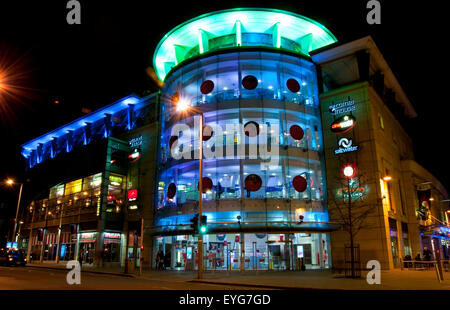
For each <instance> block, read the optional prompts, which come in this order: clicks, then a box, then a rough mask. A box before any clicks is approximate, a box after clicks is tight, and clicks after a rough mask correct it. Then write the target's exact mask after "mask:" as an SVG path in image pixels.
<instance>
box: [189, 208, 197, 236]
mask: <svg viewBox="0 0 450 310" xmlns="http://www.w3.org/2000/svg"><path fill="white" fill-rule="evenodd" d="M190 221H191V228H192V230H193V231H194V233H193V234H194V235H196V234H198V213H197V214H195V215H194V217H193V218H191V220H190Z"/></svg>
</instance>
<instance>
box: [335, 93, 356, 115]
mask: <svg viewBox="0 0 450 310" xmlns="http://www.w3.org/2000/svg"><path fill="white" fill-rule="evenodd" d="M328 109H329V110H330V113H331V114H333V115H339V114H343V113H348V112H352V111H355V101H354V100H351V99H350V97H348V100H347V101H344V102H339V103H336V104H332V105H330V107H329V108H328Z"/></svg>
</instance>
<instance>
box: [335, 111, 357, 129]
mask: <svg viewBox="0 0 450 310" xmlns="http://www.w3.org/2000/svg"><path fill="white" fill-rule="evenodd" d="M355 124H356V118H355V117H354V116H353V115H344V116H342V117H339V118H338V119H336V120H335V121H334V122H333V123H332V124H331V131H332V132H334V133H344V132H347V131H349V130H350V129H352V128H353V127H354V126H355Z"/></svg>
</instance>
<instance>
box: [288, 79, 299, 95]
mask: <svg viewBox="0 0 450 310" xmlns="http://www.w3.org/2000/svg"><path fill="white" fill-rule="evenodd" d="M286 86H287V88H288V89H289V90H290V91H291V92H293V93H298V92H299V91H300V84H299V83H298V82H297V80H296V79H289V80H287V82H286Z"/></svg>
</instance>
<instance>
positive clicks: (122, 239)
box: [19, 8, 450, 270]
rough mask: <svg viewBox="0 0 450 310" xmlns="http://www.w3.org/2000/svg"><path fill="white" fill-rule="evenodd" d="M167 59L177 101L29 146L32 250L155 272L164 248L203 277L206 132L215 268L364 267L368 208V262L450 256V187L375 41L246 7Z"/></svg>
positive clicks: (132, 99)
mask: <svg viewBox="0 0 450 310" xmlns="http://www.w3.org/2000/svg"><path fill="white" fill-rule="evenodd" d="M153 64H154V68H155V72H156V74H157V75H158V77H159V78H160V79H161V80H162V81H164V86H163V87H162V89H161V90H160V92H158V93H155V94H152V95H149V96H146V97H142V98H141V97H138V96H134V95H132V96H129V97H126V98H123V99H121V100H119V101H117V102H115V103H113V104H111V105H109V106H106V107H104V108H102V109H99V110H98V111H95V112H92V113H90V114H88V115H86V116H84V117H82V118H80V119H78V120H76V121H74V122H72V123H70V124H67V125H65V126H62V127H61V128H58V129H56V130H54V131H52V132H50V133H47V134H45V135H43V136H41V137H38V138H36V139H34V140H32V141H29V142H27V143H25V144H24V145H23V152H22V155H23V156H24V157H25V158H26V159H27V169H28V174H29V176H30V178H31V180H32V182H33V184H34V187H35V189H36V196H35V197H34V199H33V200H32V201H31V202H30V203H29V204H27V206H26V208H23V217H22V218H23V222H24V224H22V225H21V226H20V229H19V235H20V240H21V241H20V242H19V243H20V246H21V247H22V248H24V249H27V250H28V255H32V257H33V258H35V259H39V260H41V261H42V260H55V261H58V260H70V259H77V258H78V256H79V255H83V260H84V261H85V263H89V264H94V265H97V266H105V265H120V266H125V265H126V264H128V263H133V262H135V263H136V265H139V264H141V259H142V258H143V259H144V261H143V266H145V267H150V266H151V267H155V257H156V255H157V252H158V251H160V250H161V251H162V252H163V253H164V255H165V263H166V264H167V265H168V266H170V267H171V268H175V269H181V270H192V269H195V268H197V265H198V257H199V254H198V248H197V246H198V244H197V240H198V239H197V233H196V232H195V228H196V227H195V225H193V219H194V218H195V215H196V214H197V213H198V212H199V210H198V209H199V205H198V201H199V187H198V182H199V180H200V164H199V149H200V128H202V130H203V139H202V148H201V149H202V153H203V157H202V158H203V165H202V173H201V175H202V187H203V192H202V202H203V203H202V215H203V216H206V231H204V232H203V233H202V234H203V243H204V247H203V251H204V252H203V253H202V257H203V258H204V261H205V264H204V266H205V268H206V269H218V270H220V269H224V270H227V269H238V270H239V269H240V270H244V269H274V270H294V269H301V268H306V269H316V268H321V269H323V268H341V267H348V264H347V263H346V262H347V261H348V249H347V250H346V245H347V244H348V243H349V234H348V233H347V232H346V231H345V228H346V222H345V220H346V218H345V217H344V218H342V216H341V217H340V216H339V210H341V209H340V207H342V208H344V210H345V208H347V210H348V206H351V210H353V212H356V210H357V208H359V210H361V211H360V212H361V214H362V215H364V220H365V221H364V222H363V223H364V224H363V225H361V229H360V230H359V231H358V234H357V235H356V236H355V238H354V241H355V244H356V245H358V249H359V250H358V252H357V253H358V257H359V259H358V264H359V266H360V267H361V268H365V264H366V263H367V261H368V260H373V259H376V260H378V261H380V263H381V264H382V268H385V269H390V268H395V267H398V266H399V265H400V263H401V260H402V259H403V258H404V257H405V256H406V255H410V256H412V257H415V256H416V255H417V254H418V253H422V250H423V247H424V246H427V247H428V248H430V249H433V253H434V255H441V256H442V257H443V258H447V257H448V255H449V254H450V253H449V252H448V245H449V237H450V235H449V233H450V230H449V228H448V227H449V226H448V212H446V211H447V210H448V206H447V205H446V203H445V200H447V199H448V193H447V192H446V190H445V188H444V187H443V186H442V185H441V184H440V183H439V181H438V180H437V179H436V178H434V177H433V176H432V175H431V174H430V173H429V172H427V171H426V169H425V168H423V167H421V166H420V165H419V164H418V163H416V162H415V161H414V154H413V150H412V141H411V139H410V138H409V136H408V135H407V133H406V131H405V130H404V129H403V126H402V124H403V122H404V119H407V118H413V117H415V115H416V112H415V110H414V108H413V106H412V105H411V103H410V102H409V101H408V98H407V96H406V95H405V93H404V92H403V90H402V88H401V86H400V85H399V83H398V81H397V80H396V78H395V76H394V74H393V73H392V72H391V70H390V69H389V67H388V65H387V64H386V62H385V60H384V59H383V56H382V55H381V53H380V51H379V50H378V48H377V47H376V45H375V43H374V42H373V40H372V39H371V38H370V37H365V38H362V39H359V40H356V41H352V42H349V43H344V44H338V43H337V39H336V38H335V37H334V35H333V34H332V33H331V32H330V31H329V30H327V29H326V28H325V27H323V26H322V25H321V24H319V23H317V22H315V21H313V20H311V19H309V18H306V17H303V16H301V15H298V14H294V13H291V12H287V11H281V10H273V9H256V8H253V9H230V10H223V11H218V12H213V13H208V14H204V15H201V16H199V17H196V18H193V19H191V20H189V21H187V22H185V23H183V24H181V25H179V26H177V27H175V28H174V29H173V30H171V31H170V32H169V33H167V34H166V35H165V36H164V37H163V39H162V40H161V41H160V42H159V44H158V46H157V48H156V50H155V53H154V57H153ZM182 108H185V109H182ZM201 124H203V125H201ZM347 166H349V167H351V169H352V171H353V172H355V173H352V175H351V176H350V177H348V176H349V174H347V177H346V176H345V175H343V174H342V172H343V168H345V167H347ZM366 211H367V212H366ZM142 236H143V238H142ZM141 250H142V251H143V255H141V254H142V253H141ZM437 250H439V253H438V252H437ZM346 253H347V254H346ZM346 255H347V257H346ZM129 259H131V260H129ZM134 259H136V260H134Z"/></svg>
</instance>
